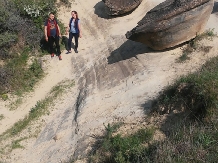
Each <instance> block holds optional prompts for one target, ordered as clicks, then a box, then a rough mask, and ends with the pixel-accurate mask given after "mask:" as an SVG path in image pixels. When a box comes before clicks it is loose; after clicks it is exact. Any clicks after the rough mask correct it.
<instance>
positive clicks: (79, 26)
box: [78, 22, 82, 38]
mask: <svg viewBox="0 0 218 163" xmlns="http://www.w3.org/2000/svg"><path fill="white" fill-rule="evenodd" d="M78 29H79V37H80V38H81V37H82V30H81V25H80V22H79V23H78Z"/></svg>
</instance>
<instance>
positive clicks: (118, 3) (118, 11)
mask: <svg viewBox="0 0 218 163" xmlns="http://www.w3.org/2000/svg"><path fill="white" fill-rule="evenodd" d="M102 1H103V2H104V3H105V5H106V12H107V14H108V15H122V14H125V13H128V12H131V11H133V10H134V9H135V8H136V7H138V6H139V5H140V3H141V2H142V0H102Z"/></svg>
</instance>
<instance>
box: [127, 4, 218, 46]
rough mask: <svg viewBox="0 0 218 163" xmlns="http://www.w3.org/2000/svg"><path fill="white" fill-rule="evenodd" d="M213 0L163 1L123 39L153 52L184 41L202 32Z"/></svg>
mask: <svg viewBox="0 0 218 163" xmlns="http://www.w3.org/2000/svg"><path fill="white" fill-rule="evenodd" d="M213 5H214V0H166V1H164V2H163V3H161V4H159V5H158V6H156V7H155V8H153V9H152V10H150V11H149V12H148V13H147V14H146V15H145V17H144V18H143V19H142V20H141V21H139V22H138V25H137V26H136V27H135V28H133V29H132V30H131V31H128V32H127V33H126V38H127V39H130V40H133V41H137V42H141V43H144V44H146V45H147V46H149V47H151V48H153V49H154V50H163V49H166V48H170V47H174V46H176V45H179V44H181V43H183V42H186V41H188V40H190V39H192V38H194V37H196V35H198V34H200V33H202V32H203V31H204V27H205V25H206V23H207V20H208V18H209V16H210V14H211V12H212V9H213Z"/></svg>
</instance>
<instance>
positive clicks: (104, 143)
mask: <svg viewBox="0 0 218 163" xmlns="http://www.w3.org/2000/svg"><path fill="white" fill-rule="evenodd" d="M118 126H119V125H117V124H114V125H110V124H108V125H107V126H105V127H106V133H105V135H104V136H103V137H102V138H101V139H100V141H99V142H97V145H96V150H94V152H93V153H91V156H90V160H89V161H90V162H93V163H94V162H95V163H98V162H99V163H100V162H105V163H107V162H108V163H109V162H110V163H116V162H119V163H127V162H146V161H148V160H150V158H149V157H148V156H149V155H150V152H151V149H150V148H149V147H148V143H149V142H150V141H151V140H152V137H153V135H154V131H155V130H154V129H153V128H150V129H140V130H138V131H137V132H136V133H133V134H131V135H127V136H121V134H114V133H115V132H116V131H117V130H118V129H119V127H118Z"/></svg>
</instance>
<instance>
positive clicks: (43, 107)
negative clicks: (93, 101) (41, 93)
mask: <svg viewBox="0 0 218 163" xmlns="http://www.w3.org/2000/svg"><path fill="white" fill-rule="evenodd" d="M73 85H74V81H65V82H63V83H62V85H61V84H60V85H58V86H56V87H54V88H53V89H52V91H51V92H50V94H49V96H48V97H47V98H45V99H44V100H42V101H38V102H37V104H36V105H35V107H33V108H31V110H30V112H29V115H27V116H26V117H25V118H24V119H22V120H20V121H18V122H16V123H15V124H14V125H13V127H11V128H10V129H8V130H7V131H6V132H4V133H3V134H2V135H0V140H1V141H2V139H3V138H4V137H12V136H15V135H18V134H19V133H21V132H22V131H23V130H24V129H25V128H26V127H27V126H28V125H29V124H30V123H31V122H33V121H35V120H37V119H38V118H40V117H41V116H43V115H46V114H49V109H48V107H49V106H50V105H51V104H52V102H53V100H55V99H56V98H57V97H58V96H60V95H61V93H63V91H64V90H66V89H67V88H69V87H71V86H73Z"/></svg>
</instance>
